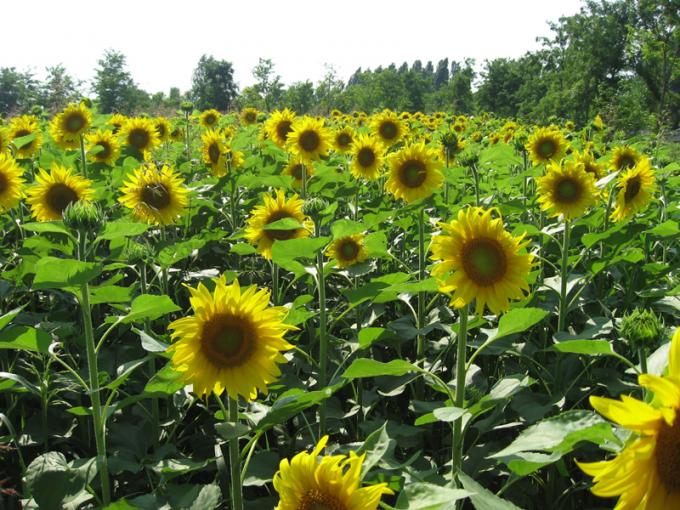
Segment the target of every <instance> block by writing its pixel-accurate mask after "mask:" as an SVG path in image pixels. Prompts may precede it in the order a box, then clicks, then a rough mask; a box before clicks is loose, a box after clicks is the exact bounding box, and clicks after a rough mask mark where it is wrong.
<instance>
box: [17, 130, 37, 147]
mask: <svg viewBox="0 0 680 510" xmlns="http://www.w3.org/2000/svg"><path fill="white" fill-rule="evenodd" d="M37 136H38V133H37V132H34V133H31V134H29V135H26V136H18V137H17V138H13V139H12V145H14V147H16V148H17V149H21V148H22V147H26V146H27V145H30V144H31V142H33V140H35V138H36V137H37Z"/></svg>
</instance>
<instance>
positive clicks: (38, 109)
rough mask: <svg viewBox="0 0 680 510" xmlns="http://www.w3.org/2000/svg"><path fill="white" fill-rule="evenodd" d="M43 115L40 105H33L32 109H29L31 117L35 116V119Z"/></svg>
mask: <svg viewBox="0 0 680 510" xmlns="http://www.w3.org/2000/svg"><path fill="white" fill-rule="evenodd" d="M42 114H43V107H42V106H40V105H35V106H34V107H33V108H31V115H35V116H36V117H42Z"/></svg>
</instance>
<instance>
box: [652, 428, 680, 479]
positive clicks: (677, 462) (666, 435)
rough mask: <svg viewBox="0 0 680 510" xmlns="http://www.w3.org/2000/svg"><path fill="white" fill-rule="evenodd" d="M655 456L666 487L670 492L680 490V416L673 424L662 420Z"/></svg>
mask: <svg viewBox="0 0 680 510" xmlns="http://www.w3.org/2000/svg"><path fill="white" fill-rule="evenodd" d="M654 456H655V458H656V471H657V473H658V475H659V479H660V480H661V483H662V484H663V485H664V488H665V489H666V490H667V491H669V492H677V491H680V476H678V475H679V474H680V417H678V416H676V417H675V422H674V423H673V425H672V426H669V425H668V424H666V422H665V421H664V420H661V427H660V429H659V435H658V436H657V438H656V450H655V451H654Z"/></svg>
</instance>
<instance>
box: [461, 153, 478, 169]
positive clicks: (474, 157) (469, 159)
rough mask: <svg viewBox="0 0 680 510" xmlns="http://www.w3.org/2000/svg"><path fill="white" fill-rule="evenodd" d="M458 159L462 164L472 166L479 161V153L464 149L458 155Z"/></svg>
mask: <svg viewBox="0 0 680 510" xmlns="http://www.w3.org/2000/svg"><path fill="white" fill-rule="evenodd" d="M458 161H459V163H460V164H461V165H462V166H466V167H472V166H475V165H477V163H478V162H479V154H477V153H476V152H472V151H465V152H463V153H462V154H460V155H459V156H458Z"/></svg>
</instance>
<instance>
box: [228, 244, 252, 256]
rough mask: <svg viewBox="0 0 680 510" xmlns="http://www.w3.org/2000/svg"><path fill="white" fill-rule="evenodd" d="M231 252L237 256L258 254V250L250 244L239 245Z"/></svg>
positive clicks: (232, 248)
mask: <svg viewBox="0 0 680 510" xmlns="http://www.w3.org/2000/svg"><path fill="white" fill-rule="evenodd" d="M229 251H230V252H231V253H235V254H236V255H252V254H253V253H257V249H256V248H255V247H254V246H253V245H252V244H248V243H237V244H235V245H234V246H232V247H231V249H230V250H229Z"/></svg>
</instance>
